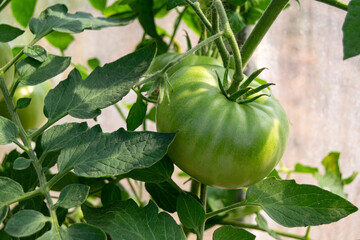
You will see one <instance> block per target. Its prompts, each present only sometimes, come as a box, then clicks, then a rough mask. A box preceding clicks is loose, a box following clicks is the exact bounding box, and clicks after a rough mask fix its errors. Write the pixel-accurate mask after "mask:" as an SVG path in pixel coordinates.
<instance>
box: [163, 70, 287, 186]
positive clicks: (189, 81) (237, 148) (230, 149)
mask: <svg viewBox="0 0 360 240" xmlns="http://www.w3.org/2000/svg"><path fill="white" fill-rule="evenodd" d="M215 71H218V72H219V74H220V75H221V74H224V69H223V68H219V67H215V66H211V65H208V66H207V65H202V66H193V67H190V68H186V67H185V68H181V69H180V70H178V72H176V73H175V74H174V75H173V76H172V77H171V78H170V83H171V84H172V86H173V88H174V91H173V92H172V93H171V94H170V101H169V102H168V101H166V100H165V101H163V102H162V103H161V104H160V105H159V106H158V107H157V112H156V117H157V121H156V125H157V129H158V131H160V132H176V131H178V133H177V135H176V138H175V141H174V142H173V143H172V144H171V145H170V149H169V151H168V154H169V156H170V158H171V159H172V160H173V161H174V163H175V164H176V165H177V166H179V167H180V168H181V169H182V170H183V171H185V172H186V173H188V174H189V175H190V176H192V177H193V178H195V179H197V180H198V181H199V182H202V183H205V184H207V185H211V186H217V187H223V188H239V187H244V186H249V185H252V184H254V183H256V182H258V181H260V180H261V179H263V178H264V177H266V176H267V175H268V174H269V173H270V172H271V171H272V170H273V168H274V167H275V166H276V164H277V163H278V162H279V160H280V159H281V156H282V155H283V153H284V151H285V147H286V144H287V139H288V135H289V121H288V119H287V117H286V114H285V111H284V110H283V108H282V107H281V105H280V104H279V102H278V101H277V100H276V99H275V98H274V97H266V96H263V97H261V98H258V99H257V100H255V101H254V102H251V103H244V104H239V103H237V102H234V101H230V100H229V99H227V98H226V97H225V96H224V95H223V94H222V93H221V91H220V89H219V86H218V80H217V76H216V74H215ZM258 86H260V84H258V83H253V85H252V87H254V88H256V87H258ZM258 94H268V95H270V94H271V93H270V90H268V89H263V90H262V91H261V92H260V93H258Z"/></svg>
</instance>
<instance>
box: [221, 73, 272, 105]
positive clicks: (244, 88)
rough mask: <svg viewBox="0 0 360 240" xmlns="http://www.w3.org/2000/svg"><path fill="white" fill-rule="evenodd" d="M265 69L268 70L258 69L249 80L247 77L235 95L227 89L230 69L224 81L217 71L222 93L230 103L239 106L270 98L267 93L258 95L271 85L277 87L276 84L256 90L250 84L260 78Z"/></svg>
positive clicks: (268, 84)
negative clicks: (235, 103) (262, 98)
mask: <svg viewBox="0 0 360 240" xmlns="http://www.w3.org/2000/svg"><path fill="white" fill-rule="evenodd" d="M265 69H267V68H261V69H258V70H256V71H255V72H253V73H252V74H251V75H250V76H249V77H247V78H246V76H245V77H244V79H246V80H245V81H244V82H243V83H242V84H241V85H240V87H239V89H238V90H237V91H236V92H235V93H232V94H230V93H229V92H228V88H227V79H228V71H229V69H228V68H227V69H226V71H225V73H224V77H223V81H221V78H220V76H219V74H218V73H217V72H216V71H215V73H216V76H217V80H218V84H219V88H220V90H221V93H222V94H223V95H224V96H225V97H226V98H227V99H229V100H230V101H233V102H237V103H239V104H244V103H250V102H253V101H255V100H256V99H258V98H260V97H262V96H267V97H270V95H269V94H266V93H263V94H257V93H259V92H260V91H262V90H263V89H265V88H268V87H269V86H271V85H275V84H274V83H265V84H262V85H260V86H259V87H256V88H253V87H250V84H251V83H252V81H254V80H255V79H256V77H257V76H259V75H260V73H261V72H262V71H264V70H265ZM255 94H257V95H255Z"/></svg>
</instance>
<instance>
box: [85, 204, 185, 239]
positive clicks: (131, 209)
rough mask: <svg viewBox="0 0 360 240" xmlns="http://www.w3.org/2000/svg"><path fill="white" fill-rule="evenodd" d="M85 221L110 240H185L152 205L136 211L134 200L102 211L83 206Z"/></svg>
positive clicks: (171, 223) (169, 220)
mask: <svg viewBox="0 0 360 240" xmlns="http://www.w3.org/2000/svg"><path fill="white" fill-rule="evenodd" d="M82 211H83V213H84V217H85V219H86V221H87V222H88V223H90V224H93V225H95V226H97V227H99V228H101V229H102V230H103V231H105V232H107V233H108V234H109V235H110V236H111V239H113V240H120V239H121V240H133V239H146V240H172V239H173V240H185V239H186V237H185V234H184V232H183V231H182V229H181V227H180V226H179V225H177V224H176V222H175V220H174V219H173V218H172V217H171V216H170V215H169V214H167V213H165V212H161V213H158V208H157V207H156V206H155V204H154V203H153V202H151V201H150V202H149V204H148V205H147V206H146V207H144V208H139V207H138V206H137V205H136V203H135V202H134V201H133V200H128V201H125V202H116V203H115V204H113V205H110V206H107V207H103V208H89V207H87V206H85V205H83V206H82Z"/></svg>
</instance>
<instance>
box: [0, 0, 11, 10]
mask: <svg viewBox="0 0 360 240" xmlns="http://www.w3.org/2000/svg"><path fill="white" fill-rule="evenodd" d="M10 2H11V0H6V1H5V2H4V3H3V4H2V5H1V6H0V12H1V11H2V10H3V9H4V8H5V7H6V6H7V5H8V4H9V3H10Z"/></svg>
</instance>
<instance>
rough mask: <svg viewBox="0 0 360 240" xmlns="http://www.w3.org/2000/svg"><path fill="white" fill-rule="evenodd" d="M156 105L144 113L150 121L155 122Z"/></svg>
mask: <svg viewBox="0 0 360 240" xmlns="http://www.w3.org/2000/svg"><path fill="white" fill-rule="evenodd" d="M155 115H156V107H153V108H151V109H150V111H149V113H148V114H147V115H146V119H149V120H150V121H152V122H155Z"/></svg>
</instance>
